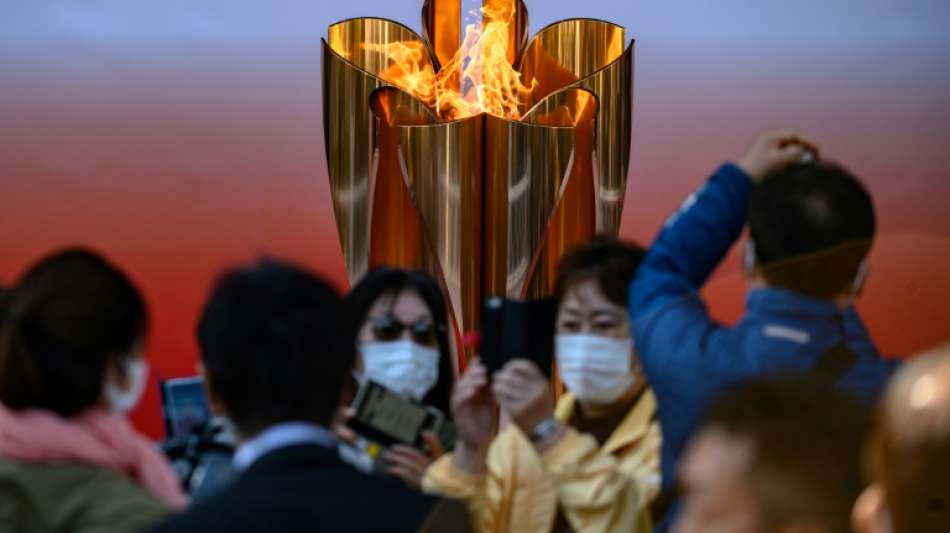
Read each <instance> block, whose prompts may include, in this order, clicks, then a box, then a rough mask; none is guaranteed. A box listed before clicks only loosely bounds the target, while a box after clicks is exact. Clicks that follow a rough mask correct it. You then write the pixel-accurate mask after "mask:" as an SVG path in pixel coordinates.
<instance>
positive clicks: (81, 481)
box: [0, 250, 186, 533]
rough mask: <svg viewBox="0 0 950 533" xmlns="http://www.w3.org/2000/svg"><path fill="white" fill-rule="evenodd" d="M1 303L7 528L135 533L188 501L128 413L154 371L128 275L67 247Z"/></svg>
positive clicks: (0, 442) (1, 456) (0, 449)
mask: <svg viewBox="0 0 950 533" xmlns="http://www.w3.org/2000/svg"><path fill="white" fill-rule="evenodd" d="M3 300H4V301H3V305H2V307H0V501H3V502H4V503H5V505H4V509H5V512H4V520H3V522H2V523H0V532H7V531H10V532H12V531H16V532H21V533H22V532H32V531H36V532H46V531H63V530H66V529H68V530H70V531H80V530H81V531H134V530H137V529H139V528H141V527H143V526H146V525H148V524H149V523H150V522H153V521H154V520H155V519H156V518H159V517H160V516H161V515H163V514H164V513H166V512H167V510H168V509H169V508H180V507H183V506H184V505H185V504H186V500H185V497H184V495H183V494H182V492H181V489H180V487H179V485H178V481H177V478H176V477H175V475H174V473H173V471H172V470H171V467H170V466H169V465H168V463H167V461H166V460H165V459H164V457H163V456H162V455H161V454H160V453H159V452H158V450H157V448H156V447H155V446H154V445H153V444H152V443H151V442H150V441H148V440H147V439H146V438H144V437H142V436H140V435H138V434H137V433H136V432H135V431H134V430H133V429H132V427H131V426H130V425H129V424H128V422H126V420H125V416H124V415H125V413H127V412H128V411H129V410H130V409H132V408H133V407H134V406H135V404H136V403H137V402H138V399H139V396H140V395H141V393H142V391H143V389H144V387H145V383H146V375H147V366H146V363H145V359H144V358H143V357H142V339H143V337H144V334H145V330H146V326H147V316H146V310H145V304H144V302H143V301H142V298H141V296H140V294H139V293H138V291H137V289H136V288H135V287H134V286H133V285H132V284H131V282H130V281H129V280H128V279H127V278H126V277H125V276H124V275H123V274H122V273H121V272H119V271H118V270H117V269H116V268H115V267H113V266H112V265H110V264H108V263H107V262H106V261H105V260H103V259H102V258H101V257H99V256H97V255H95V254H93V253H91V252H88V251H85V250H66V251H62V252H59V253H56V254H53V255H51V256H49V257H46V258H45V259H43V260H42V261H40V262H39V263H38V264H36V265H34V266H33V267H32V268H30V269H29V270H28V271H27V273H26V274H25V275H24V276H23V277H22V278H21V279H20V280H19V282H18V283H17V284H16V285H15V286H14V287H12V288H11V289H10V290H9V291H8V292H7V293H6V294H5V296H4V298H3ZM7 513H10V514H7Z"/></svg>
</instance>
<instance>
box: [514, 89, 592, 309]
mask: <svg viewBox="0 0 950 533" xmlns="http://www.w3.org/2000/svg"><path fill="white" fill-rule="evenodd" d="M597 108H598V102H597V97H596V96H595V95H594V94H593V93H591V92H589V91H586V90H584V89H579V88H568V89H562V90H560V91H557V92H555V93H553V94H551V95H549V96H548V97H547V98H545V99H544V100H542V101H541V102H539V103H538V104H537V105H536V106H534V108H532V109H531V111H529V112H528V114H527V115H525V118H524V121H525V122H529V123H533V124H541V125H548V126H570V127H571V128H572V130H573V132H574V136H573V140H574V146H573V152H572V160H571V166H570V171H569V173H568V177H567V180H566V182H565V183H564V184H563V185H562V187H561V191H560V194H559V196H558V203H557V206H556V208H555V209H554V210H553V212H552V213H551V216H550V219H549V222H548V223H547V227H546V229H545V236H544V240H543V242H542V243H541V245H540V246H539V247H538V249H537V251H536V252H535V255H534V258H533V260H532V265H533V266H532V268H531V275H530V277H529V279H528V283H527V284H526V285H525V288H524V290H523V291H522V296H523V297H525V298H540V297H545V296H550V295H551V294H553V293H554V281H555V277H556V275H557V263H558V261H559V260H560V259H561V257H562V256H563V255H564V253H565V252H567V251H568V250H570V249H571V248H573V247H574V246H577V245H579V244H581V243H583V242H586V241H588V240H590V239H591V238H592V237H594V236H595V235H596V233H597V217H596V209H595V203H596V201H595V190H596V186H595V182H596V177H595V176H596V173H595V167H594V127H595V123H596V118H597Z"/></svg>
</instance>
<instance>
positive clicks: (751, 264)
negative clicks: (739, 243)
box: [742, 237, 755, 276]
mask: <svg viewBox="0 0 950 533" xmlns="http://www.w3.org/2000/svg"><path fill="white" fill-rule="evenodd" d="M742 268H743V270H745V274H746V276H751V275H752V274H754V273H755V241H753V240H752V237H749V239H748V240H747V241H746V243H745V251H744V252H743V255H742Z"/></svg>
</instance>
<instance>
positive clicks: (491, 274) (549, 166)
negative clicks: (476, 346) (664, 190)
mask: <svg viewBox="0 0 950 533" xmlns="http://www.w3.org/2000/svg"><path fill="white" fill-rule="evenodd" d="M516 1H517V4H516V9H517V11H516V14H515V24H514V30H513V31H511V32H510V33H509V38H510V43H509V48H508V57H509V59H510V60H511V61H512V64H515V65H518V66H520V69H519V71H520V72H521V74H522V77H521V79H522V80H524V81H525V82H528V81H530V80H532V79H536V80H537V87H536V88H535V90H534V91H533V92H532V94H531V95H530V96H529V97H528V98H526V99H525V101H524V102H523V103H522V104H520V107H523V110H520V108H519V110H520V112H519V113H518V114H517V115H520V116H521V117H522V119H521V120H520V121H513V120H508V119H504V118H498V117H495V116H491V115H486V114H482V115H477V116H473V117H470V118H466V119H464V120H460V121H456V122H441V121H440V119H439V117H438V116H437V114H436V113H435V112H434V111H433V110H432V109H430V108H428V107H427V106H426V104H425V103H424V102H422V101H420V100H418V99H416V98H415V97H413V96H411V95H410V94H408V93H406V92H404V91H403V90H400V89H398V88H395V87H393V86H391V85H390V84H388V83H387V82H385V81H383V80H382V78H384V77H385V78H386V79H399V78H398V77H397V78H393V77H390V76H389V75H390V74H392V71H391V70H390V69H393V68H398V67H394V65H393V62H392V61H391V60H390V59H389V58H390V57H392V55H391V54H384V53H380V50H382V49H384V48H385V47H386V46H387V45H392V44H395V43H402V44H400V45H397V47H398V46H403V45H405V46H408V47H409V48H411V49H413V50H415V49H417V48H418V47H420V46H427V48H426V50H427V51H426V52H425V54H423V61H422V67H423V68H432V69H433V70H437V69H438V67H439V65H440V64H445V63H448V62H449V60H451V59H452V57H453V56H454V55H455V53H456V51H457V50H458V48H459V46H460V44H461V40H462V38H463V35H462V34H463V31H464V29H463V28H462V27H461V24H462V17H463V15H464V13H462V12H461V10H462V2H461V0H427V1H426V2H425V4H424V5H423V10H422V14H423V27H424V28H425V39H422V38H420V37H419V36H417V35H416V34H415V33H413V32H412V31H411V30H409V29H408V28H406V27H405V26H402V25H400V24H397V23H394V22H391V21H388V20H382V19H374V18H366V19H353V20H348V21H343V22H341V23H339V24H335V25H334V26H332V27H331V28H330V34H329V37H328V38H329V43H327V42H324V113H325V117H324V121H325V124H324V125H325V133H326V143H327V147H326V148H327V161H328V166H329V169H330V182H331V191H332V194H333V201H334V209H335V210H336V215H337V223H338V226H339V230H340V240H341V243H342V245H343V251H344V258H345V260H346V263H347V270H348V273H349V275H350V279H351V281H354V282H355V281H356V280H357V279H358V278H359V277H361V276H362V275H363V274H364V273H365V272H366V270H367V269H368V268H374V267H376V266H383V265H388V266H398V267H405V268H421V269H425V270H427V271H429V272H430V273H432V274H433V275H434V276H435V277H436V279H437V280H438V281H439V284H440V285H441V286H442V288H443V290H444V291H445V293H446V295H447V300H448V302H449V308H450V313H451V315H452V323H453V326H454V328H455V337H456V340H458V339H460V338H461V335H462V334H463V333H465V332H469V331H477V330H478V326H479V313H480V309H481V302H482V300H483V298H484V297H485V296H486V295H505V296H508V297H512V298H526V297H528V298H530V297H541V296H547V295H550V294H551V293H552V291H553V284H554V276H555V273H556V266H557V261H558V260H559V259H560V258H561V257H562V256H563V254H564V253H565V251H566V250H568V249H569V248H570V247H572V246H574V245H576V244H578V243H580V242H583V241H586V240H588V239H590V238H591V237H593V236H594V235H595V234H596V233H598V232H600V233H606V234H616V233H617V231H618V229H619V225H620V212H621V208H622V205H623V198H624V191H625V185H626V172H627V167H628V162H629V161H628V159H629V158H628V154H629V144H630V115H631V108H632V103H631V90H632V86H631V85H632V81H631V71H632V68H633V44H632V43H631V44H630V46H629V47H628V48H626V50H625V49H624V48H623V44H624V31H623V28H621V27H620V26H617V25H614V24H610V23H608V22H603V21H597V20H590V19H577V20H568V21H563V22H559V23H556V24H553V25H551V26H548V27H547V28H545V29H544V30H542V31H541V32H540V33H539V34H538V35H537V36H536V37H535V38H534V39H533V40H532V41H531V42H530V43H528V42H527V22H528V12H527V8H526V7H525V5H524V2H523V1H522V0H516ZM400 83H402V82H400ZM471 355H472V354H471V353H468V354H466V356H471Z"/></svg>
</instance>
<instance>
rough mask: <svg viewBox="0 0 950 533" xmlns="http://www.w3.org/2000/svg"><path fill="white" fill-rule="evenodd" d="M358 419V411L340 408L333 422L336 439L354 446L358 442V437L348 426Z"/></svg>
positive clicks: (350, 408) (351, 408)
mask: <svg viewBox="0 0 950 533" xmlns="http://www.w3.org/2000/svg"><path fill="white" fill-rule="evenodd" d="M354 417H356V409H354V408H353V407H349V406H347V407H340V408H339V409H337V411H336V416H335V417H334V420H333V433H334V434H336V437H337V438H338V439H339V440H340V441H342V442H345V443H348V444H353V443H355V442H356V440H357V438H358V436H357V435H356V432H355V431H353V430H352V429H350V427H349V426H347V423H348V422H349V421H350V420H352V419H353V418H354Z"/></svg>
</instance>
